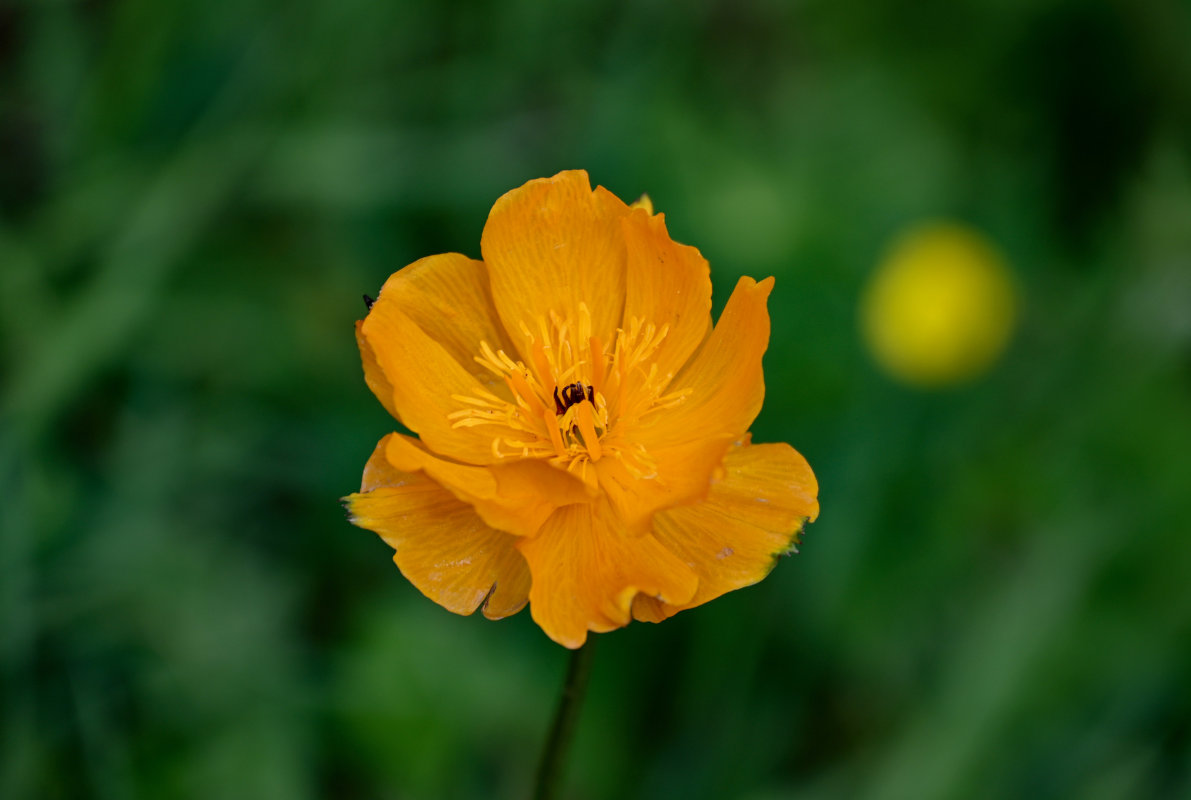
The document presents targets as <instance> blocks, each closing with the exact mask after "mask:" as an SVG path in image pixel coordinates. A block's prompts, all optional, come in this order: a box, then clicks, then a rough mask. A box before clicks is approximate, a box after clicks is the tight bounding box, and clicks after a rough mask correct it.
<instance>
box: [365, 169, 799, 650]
mask: <svg viewBox="0 0 1191 800" xmlns="http://www.w3.org/2000/svg"><path fill="white" fill-rule="evenodd" d="M480 249H481V251H482V253H483V256H484V260H483V261H476V260H473V259H470V258H467V257H466V256H462V255H458V254H454V253H452V254H447V255H438V256H431V257H429V258H424V259H422V260H421V261H417V262H415V263H413V264H411V265H409V266H408V267H406V268H405V269H402V270H400V271H398V272H397V273H395V274H394V275H393V276H392V277H391V278H389V280H388V281H387V282H386V283H385V285H384V287H383V288H382V289H381V292H380V297H379V298H378V299H377V300H376V302H375V304H374V305H373V306H372V307H371V309H370V311H369V312H368V314H367V316H366V317H365V319H364V320H363V321H361V322H358V323H356V338H357V341H358V342H359V345H360V353H361V355H362V357H363V362H364V378H365V380H366V381H367V383H368V386H369V387H370V388H371V389H372V391H373V392H374V393H375V394H376V396H377V397H378V398H379V399H380V401H381V403H383V404H384V406H385V408H387V409H388V410H389V412H390V413H391V414H393V416H394V417H396V418H397V419H398V420H400V421H401V422H402V423H403V424H404V425H406V426H407V427H408V428H409V429H410V430H412V431H414V432H415V433H416V434H417V435H418V438H413V437H410V436H405V435H402V434H399V433H391V434H389V435H388V436H386V437H385V438H383V439H381V441H380V443H379V444H378V445H377V447H376V450H375V451H374V452H373V454H372V457H371V459H369V461H368V464H367V465H366V466H365V468H364V479H363V485H362V486H361V489H360V492H359V493H357V494H353V495H350V496H349V497H347V498H346V501H347V504H348V510H349V513H350V515H351V521H352V522H353V523H355V524H356V525H359V526H360V527H362V528H368V529H370V530H373V531H376V532H377V533H378V534H380V536H381V537H382V538H383V539H384V540H385V541H386V542H388V543H389V544H390V545H391V546H392V547H393V548H394V549H395V550H396V554H395V556H394V561H396V563H397V566H398V567H399V568H400V569H401V572H402V573H403V574H404V575H405V576H406V578H408V579H409V580H410V581H411V582H412V583H413V584H414V585H415V586H416V587H417V588H418V589H419V590H421V591H422V593H424V594H425V595H426V596H427V597H429V598H430V599H432V600H434V601H435V602H437V603H439V604H440V605H442V606H444V607H445V608H447V609H449V610H451V611H454V612H456V613H459V614H470V613H472V612H473V611H475V610H476V609H477V608H479V607H481V606H482V607H483V611H484V615H485V616H487V617H488V618H490V619H499V618H501V617H505V616H508V615H510V614H514V613H516V612H517V611H519V610H520V609H521V608H522V607H523V606H524V605H525V604H526V602H527V601H528V602H529V604H530V611H531V613H532V615H533V618H534V621H535V622H537V623H538V625H540V626H541V627H542V630H544V631H545V632H546V634H547V635H549V636H550V638H552V639H554V640H555V641H556V642H559V643H560V644H563V645H565V646H567V647H571V648H574V647H578V646H580V645H581V644H583V642H584V641H585V640H586V638H587V632H588V631H596V632H603V631H609V630H613V629H615V628H619V627H622V626H624V625H626V624H628V623H629V621H630V620H631V619H632V618H634V617H635V618H636V619H639V620H650V621H655V622H656V621H660V620H662V619H665V618H666V617H669V616H671V615H673V614H675V613H677V612H679V611H681V610H683V609H686V608H691V607H693V606H697V605H700V604H701V603H705V602H707V601H708V600H711V599H713V598H715V597H718V596H719V595H721V594H723V593H724V592H728V591H731V590H732V589H738V588H740V587H742V586H748V585H750V584H753V583H756V582H757V581H759V580H761V579H762V578H764V577H765V576H766V575H767V574H768V573H769V571H770V570H771V569H772V568H773V566H774V563H775V561H776V557H777V556H778V555H781V554H784V553H787V552H790V551H792V550H793V548H794V546H795V545H796V544H797V538H798V534H799V532H800V531H801V529H802V526H803V524H804V523H805V521H806V520H808V519H810V520H813V519H814V518H815V517H816V516H817V515H818V512H819V505H818V502H817V500H816V494H817V491H818V486H817V484H816V482H815V477H814V475H813V474H812V472H811V469H810V467H809V466H808V465H807V463H806V460H805V459H803V458H802V456H800V455H799V454H798V453H797V452H795V450H794V449H793V448H792V447H790V446H789V445H787V444H760V445H754V444H751V443H750V434H749V433H748V428H749V425H750V424H752V421H753V419H754V417H756V415H757V412H758V411H759V410H760V408H761V401H762V398H763V396H764V393H765V386H764V382H763V379H762V374H761V356H762V354H763V353H764V352H765V348H766V346H767V344H768V342H769V315H768V312H767V310H766V305H765V303H766V299H767V298H768V296H769V291H770V289H771V288H772V286H773V279H772V278H769V279H767V280H764V281H762V282H760V283H757V282H755V281H753V280H752V279H751V278H741V279H740V282H739V283H738V284H737V286H736V290H735V292H733V294H732V297H731V298H730V299H729V300H728V305H727V307H726V308H725V309H724V312H723V314H722V315H721V316H720V320H719V324H718V325H716V326H715V328H714V329H712V327H711V316H710V309H711V281H710V277H709V272H708V267H707V262H706V261H705V260H704V259H703V257H702V256H701V255H700V254H699V251H698V250H696V249H695V248H693V247H688V246H686V245H681V244H677V243H676V242H674V241H673V240H671V239H670V236H669V234H668V233H667V231H666V224H665V221H664V219H663V216H662V215H661V214H656V215H655V214H653V213H652V208H651V207H650V206H649V204H648V200H647V199H644V198H643V200H642V201H641V202H639V203H637V204H634V206H628V205H625V203H623V202H622V201H621V200H619V199H618V198H617V197H616V196H614V195H613V194H611V193H610V192H608V191H607V190H606V189H604V188H603V187H598V188H596V190H595V191H592V189H591V185H590V183H589V182H588V177H587V173H586V172H583V171H581V170H577V171H572V172H562V173H559V174H558V175H556V176H554V177H553V178H548V179H542V180H535V181H530V182H529V183H527V184H525V185H524V186H522V187H521V188H519V189H514V190H513V191H511V192H509V193H508V194H506V195H505V196H504V197H502V198H500V199H499V200H497V201H496V205H495V206H493V208H492V212H491V213H490V214H489V216H488V223H487V225H486V226H485V228H484V234H483V238H482V239H481V242H480Z"/></svg>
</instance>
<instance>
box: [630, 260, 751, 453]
mask: <svg viewBox="0 0 1191 800" xmlns="http://www.w3.org/2000/svg"><path fill="white" fill-rule="evenodd" d="M772 288H773V278H766V279H765V280H763V281H761V282H760V283H757V282H756V281H754V280H753V279H752V278H748V277H745V278H741V279H740V281H739V282H738V283H737V284H736V290H735V291H734V292H732V296H731V297H729V298H728V304H727V305H726V306H725V307H724V311H723V313H722V314H721V315H720V320H719V323H717V324H716V326H715V329H714V330H713V331H712V332H711V336H709V337H708V338H707V341H706V342H704V344H703V347H702V348H700V350H699V352H698V353H696V354H695V356H694V358H692V359H691V360H690V361H689V362H687V365H686V366H685V367H683V369H682V371H681V372H680V373H679V374H678V376H677V377H676V378H675V379H674V381H673V382H672V383H671V384H670V386H669V387H668V388H667V392H668V393H676V392H683V391H689V395H688V396H687V398H686V399H685V400H684V401H683V402H681V403H679V404H678V405H676V406H674V407H673V408H670V409H667V410H666V411H665V413H663V414H658V415H657V416H655V417H654V418H653V420H652V421H650V422H648V423H646V424H643V425H642V426H641V429H640V432H639V438H640V440H641V441H642V443H643V444H645V446H646V447H647V448H649V449H650V451H651V452H652V450H653V449H654V448H656V447H659V446H666V445H672V444H675V443H678V442H683V441H687V440H689V439H690V438H691V437H692V436H700V437H706V436H714V435H716V434H721V433H723V434H728V435H730V436H732V438H739V437H740V436H741V435H743V434H744V433H745V432H746V431H747V430H748V428H749V426H750V425H751V424H752V422H753V420H754V419H755V418H756V416H757V413H758V412H759V411H760V410H761V401H762V400H764V399H765V380H764V376H763V374H762V371H761V357H762V356H763V355H764V354H765V349H766V347H768V345H769V312H768V310H767V309H766V306H765V301H766V299H768V297H769V292H770V290H771V289H772Z"/></svg>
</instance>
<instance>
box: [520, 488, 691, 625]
mask: <svg viewBox="0 0 1191 800" xmlns="http://www.w3.org/2000/svg"><path fill="white" fill-rule="evenodd" d="M516 543H517V544H516V546H517V548H518V549H520V550H521V553H522V554H523V555H524V556H525V560H526V561H527V562H528V563H529V570H530V573H531V574H532V575H533V582H532V585H531V587H530V590H529V602H530V611H531V613H532V614H533V618H534V621H535V622H536V623H538V625H539V626H541V628H542V630H544V631H545V632H546V635H547V636H549V637H550V638H551V639H553V640H554V641H556V642H558V643H559V644H561V645H563V646H564V647H570V648H576V647H579V646H580V645H582V644H583V642H584V641H586V639H587V632H588V631H589V630H590V631H596V632H603V631H609V630H613V629H615V628H619V627H621V626H623V625H627V624H628V622H629V620H630V619H631V608H632V603H633V598H634V597H635V596H636V595H637V594H638V593H643V594H646V595H649V596H653V597H660V598H662V599H663V600H664V601H665V602H667V603H671V604H676V605H682V604H684V603H687V602H689V601H690V598H691V597H692V596H693V595H694V592H695V589H696V586H697V580H696V578H695V575H694V573H693V572H692V571H691V569H690V568H689V567H688V566H687V565H686V564H684V563H683V562H682V561H681V560H680V559H679V558H678V557H677V556H675V555H674V554H673V553H671V552H670V551H669V550H667V549H666V548H665V547H663V546H661V545H660V544H659V543H658V542H657V541H656V540H655V539H654V538H653V537H652V536H642V537H639V538H635V539H634V538H629V537H627V536H625V535H624V534H623V533H622V532H621V531H620V529H619V526H618V525H617V524H616V523H615V520H614V517H613V515H612V514H611V512H610V511H609V510H608V509H607V508H605V507H601V506H597V505H590V504H585V505H573V506H566V507H564V508H560V509H559V510H558V511H556V512H555V513H554V516H552V517H551V518H550V519H549V520H547V521H546V524H545V525H544V526H542V531H541V533H540V534H539V535H538V536H537V537H535V538H533V539H517V540H516Z"/></svg>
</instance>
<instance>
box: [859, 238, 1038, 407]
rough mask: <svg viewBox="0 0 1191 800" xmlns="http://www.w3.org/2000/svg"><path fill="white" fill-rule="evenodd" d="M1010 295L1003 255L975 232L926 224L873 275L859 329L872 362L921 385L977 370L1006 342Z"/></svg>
mask: <svg viewBox="0 0 1191 800" xmlns="http://www.w3.org/2000/svg"><path fill="white" fill-rule="evenodd" d="M1016 305H1017V304H1016V297H1015V293H1014V289H1013V282H1012V279H1011V277H1010V273H1009V269H1008V267H1007V266H1006V264H1005V260H1004V258H1002V256H1001V255H1000V254H999V253H998V252H997V250H996V248H995V247H994V246H993V245H992V243H990V242H989V241H988V240H987V239H986V238H985V237H984V236H983V235H981V234H980V232H979V231H976V230H974V229H972V228H968V227H966V226H962V225H958V224H954V223H932V224H929V225H923V226H920V227H917V228H914V229H912V230H910V231H909V232H907V233H905V234H904V235H902V236H901V237H900V238H899V239H898V240H897V241H896V242H895V243H894V245H893V247H892V248H891V249H890V250H889V252H888V254H887V255H886V256H885V258H884V259H883V261H882V262H881V264H880V265H879V266H878V268H877V270H876V272H875V273H874V274H873V277H872V279H871V280H870V282H869V285H868V287H867V288H866V290H865V293H864V297H863V299H862V301H861V307H860V313H861V326H862V331H863V333H864V337H865V340H866V341H867V343H868V346H869V348H870V349H871V351H872V354H873V356H874V358H875V359H876V361H877V363H878V364H879V365H880V366H881V367H882V368H883V369H884V370H885V371H886V372H888V373H889V374H890V375H892V376H893V377H895V378H897V379H899V380H901V381H903V382H905V383H908V384H911V385H915V386H920V387H939V386H946V385H951V384H956V383H961V382H964V381H967V380H970V379H972V378H975V377H977V376H979V375H981V374H983V373H984V372H985V371H986V370H987V369H988V368H989V367H990V366H991V365H992V364H993V363H994V362H995V361H996V359H997V358H998V357H999V356H1000V355H1001V353H1002V352H1003V351H1004V349H1005V346H1006V345H1007V344H1008V342H1009V337H1010V334H1011V333H1012V330H1013V323H1014V317H1015V314H1016Z"/></svg>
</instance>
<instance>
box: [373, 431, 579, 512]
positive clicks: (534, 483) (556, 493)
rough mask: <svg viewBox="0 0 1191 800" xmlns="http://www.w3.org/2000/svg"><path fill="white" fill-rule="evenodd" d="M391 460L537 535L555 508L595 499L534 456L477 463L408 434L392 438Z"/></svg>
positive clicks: (479, 509)
mask: <svg viewBox="0 0 1191 800" xmlns="http://www.w3.org/2000/svg"><path fill="white" fill-rule="evenodd" d="M386 455H387V458H388V461H389V463H391V464H393V465H394V466H395V467H396V468H398V469H400V470H404V471H406V472H417V471H422V472H425V473H426V475H428V476H429V477H430V478H431V479H432V480H433V481H434V482H435V483H437V484H439V485H440V486H442V487H443V488H445V489H447V490H448V491H449V492H451V494H453V495H455V496H456V497H457V498H459V499H460V500H462V501H463V502H465V503H467V504H468V505H470V506H472V507H473V508H474V509H475V511H476V513H477V514H479V515H480V517H481V518H482V519H483V520H484V522H486V523H487V524H488V525H491V526H492V527H493V528H496V529H497V530H499V531H505V532H507V533H510V534H513V535H515V536H533V535H535V534H536V533H537V532H538V529H539V528H541V527H542V523H543V522H545V521H546V520H547V519H548V518H549V517H550V515H551V514H553V513H554V511H555V510H556V509H557V508H559V507H560V506H564V505H569V504H571V503H583V502H589V501H590V497H588V494H587V488H586V487H585V486H584V484H583V482H582V481H581V480H579V479H578V478H576V477H574V476H573V475H570V474H568V473H566V472H563V471H561V470H558V469H555V468H554V467H552V466H550V465H549V464H547V463H546V462H544V461H537V460H533V459H529V460H524V461H512V462H509V463H506V464H496V465H494V466H491V467H476V466H471V465H468V464H456V463H454V462H451V461H444V460H442V459H440V458H438V457H436V456H435V455H434V454H433V453H431V452H429V451H427V450H426V449H425V448H424V447H422V446H421V443H420V442H418V441H417V440H415V439H411V438H410V437H408V436H402V435H401V434H393V435H392V436H390V437H389V439H388V450H387V453H386Z"/></svg>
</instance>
